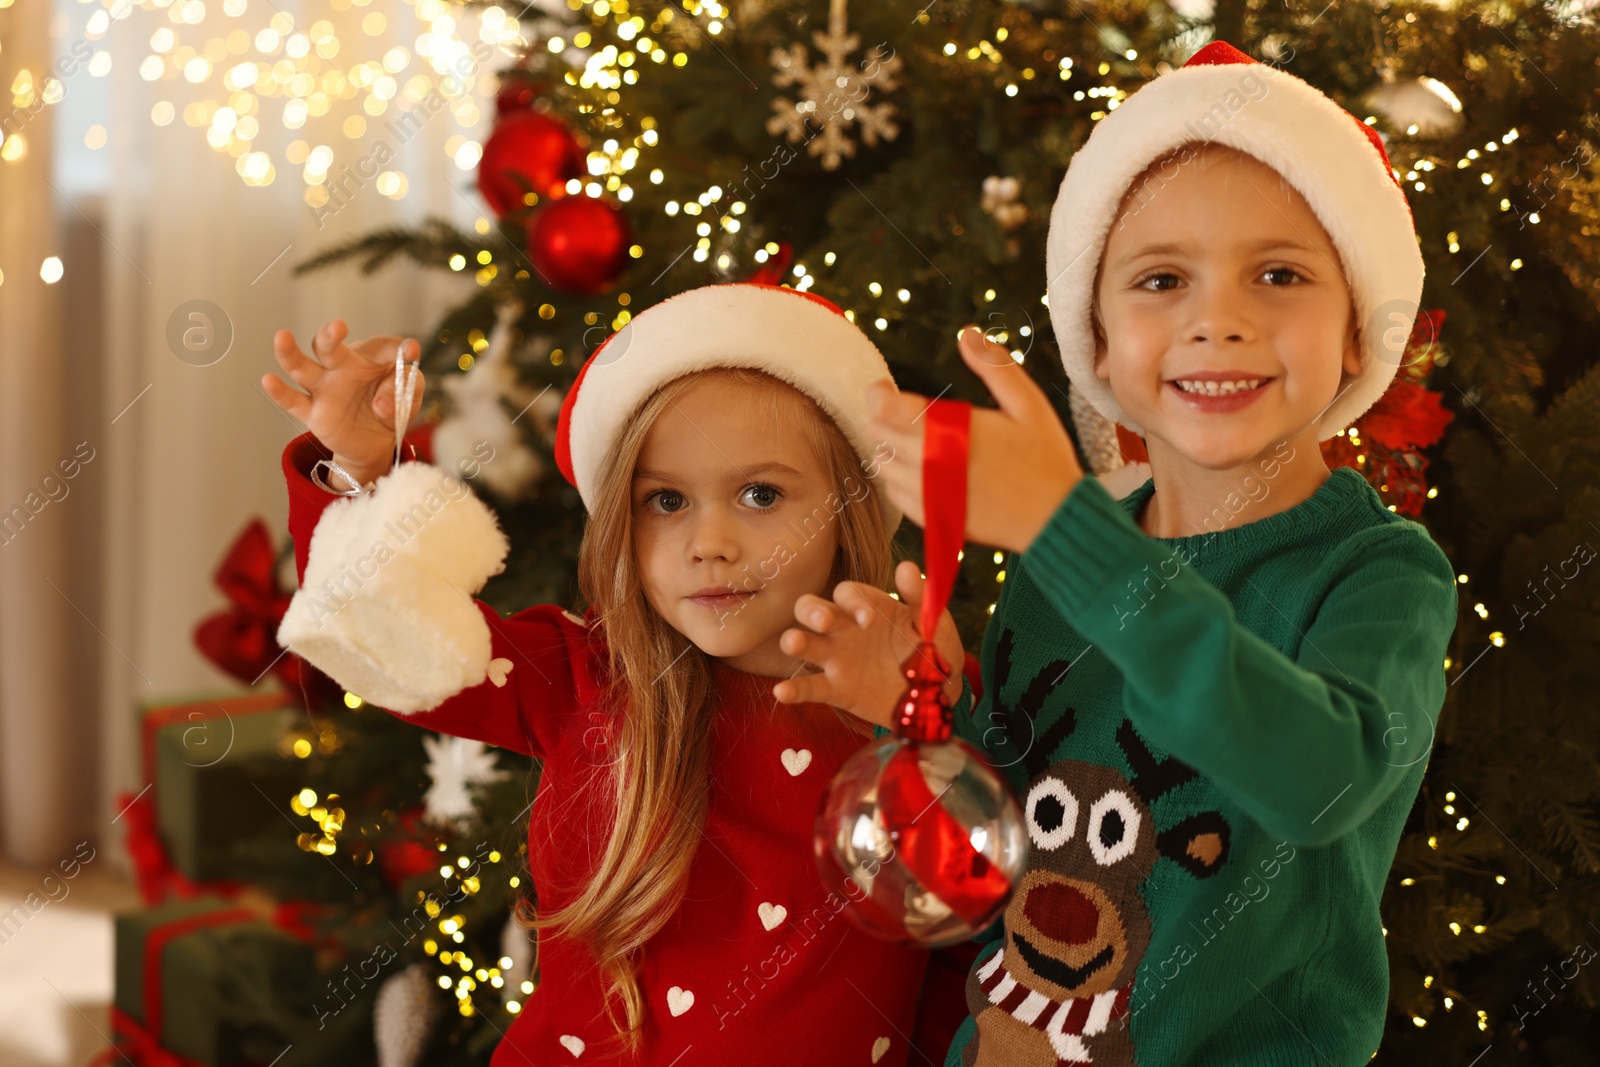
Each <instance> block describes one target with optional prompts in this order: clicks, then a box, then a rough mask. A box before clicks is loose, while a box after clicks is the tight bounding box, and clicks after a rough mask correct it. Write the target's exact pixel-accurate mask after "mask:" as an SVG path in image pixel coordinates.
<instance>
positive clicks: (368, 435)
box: [261, 319, 426, 484]
mask: <svg viewBox="0 0 1600 1067" xmlns="http://www.w3.org/2000/svg"><path fill="white" fill-rule="evenodd" d="M349 333H350V328H349V327H348V326H347V325H345V322H344V320H343V319H334V320H333V321H332V322H330V323H328V324H327V325H326V326H324V327H323V328H322V329H320V330H318V331H317V333H316V335H315V336H314V337H312V339H311V351H312V352H313V353H314V355H315V357H316V358H315V359H313V358H312V357H311V356H308V355H306V354H305V353H304V352H302V351H300V346H299V345H297V344H296V343H295V339H294V334H292V333H290V332H289V331H288V330H279V331H278V332H277V333H275V334H274V335H273V337H272V353H273V355H274V356H276V357H277V360H278V366H280V367H282V368H283V371H284V373H285V374H287V375H288V376H289V378H290V379H291V380H292V381H293V382H294V383H295V384H296V385H298V386H300V387H301V388H302V389H304V390H305V392H304V393H302V392H299V391H297V390H295V389H293V388H292V387H290V386H289V385H288V383H286V382H284V381H283V380H282V379H281V378H279V377H278V376H277V375H275V374H265V375H262V377H261V388H262V390H263V391H265V392H266V394H267V396H268V397H270V398H271V399H272V402H273V403H275V404H277V405H278V406H279V407H280V408H282V409H283V410H284V411H286V412H288V413H289V414H290V415H292V416H294V417H295V418H297V419H299V420H300V421H301V422H302V423H304V424H305V427H306V429H308V430H310V431H311V432H312V434H314V435H315V436H316V438H317V440H319V441H321V442H322V443H323V444H324V445H325V446H327V447H328V448H329V449H331V450H332V451H333V458H334V462H336V463H338V464H339V465H340V466H341V467H344V468H345V469H346V470H348V471H349V472H350V473H351V475H352V476H353V477H355V478H356V480H357V481H359V482H361V483H362V484H366V483H367V482H370V481H371V480H372V479H374V478H376V477H378V476H380V475H383V474H387V473H388V472H389V468H390V466H391V465H392V464H393V462H394V416H395V412H394V407H395V395H394V357H395V351H396V349H398V348H400V347H401V345H402V344H404V346H405V353H404V358H405V360H406V362H408V363H412V362H415V361H416V360H417V359H418V358H419V357H420V356H421V355H422V346H421V345H419V344H418V343H417V342H416V341H414V340H409V339H407V340H404V341H402V339H401V338H399V337H369V338H367V339H366V340H364V341H357V342H355V343H354V344H346V343H345V338H346V337H347V336H348V335H349ZM425 384H426V383H425V382H424V381H423V380H422V374H421V372H420V371H418V373H417V385H416V392H415V394H414V395H413V397H412V401H411V411H410V414H409V416H408V418H415V417H416V414H417V412H418V411H420V410H421V409H422V395H423V388H424V386H425Z"/></svg>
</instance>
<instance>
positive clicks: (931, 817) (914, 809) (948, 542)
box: [878, 400, 1011, 925]
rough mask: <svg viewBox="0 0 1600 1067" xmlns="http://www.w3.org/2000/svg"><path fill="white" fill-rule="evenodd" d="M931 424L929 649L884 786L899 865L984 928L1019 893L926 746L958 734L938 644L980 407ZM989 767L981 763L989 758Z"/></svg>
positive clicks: (914, 679) (954, 411)
mask: <svg viewBox="0 0 1600 1067" xmlns="http://www.w3.org/2000/svg"><path fill="white" fill-rule="evenodd" d="M923 418H924V419H925V420H926V422H925V427H924V429H923V455H922V509H923V530H924V534H923V547H924V550H925V553H926V561H925V566H926V567H927V574H928V579H927V585H926V586H925V587H924V588H923V597H922V609H921V614H920V616H919V618H918V628H919V630H920V631H921V637H922V640H921V642H920V643H919V644H918V645H917V649H916V651H915V652H913V653H912V654H911V656H910V658H908V659H907V660H906V663H905V666H904V671H905V675H906V679H907V681H908V682H909V683H910V684H909V686H908V688H907V690H906V695H905V697H904V698H902V700H901V702H900V707H899V708H898V709H897V714H896V721H895V733H896V735H897V736H898V737H900V738H901V744H900V747H899V748H898V749H897V750H896V751H895V752H894V754H893V755H891V756H890V757H889V759H888V760H887V761H885V763H884V766H883V771H882V772H881V774H880V776H879V789H878V804H879V810H880V811H881V812H882V815H883V820H884V823H885V825H887V826H889V827H890V828H891V833H892V834H893V837H894V840H895V847H896V849H897V851H898V853H899V861H900V862H901V863H902V864H903V865H904V866H905V868H906V869H907V870H908V871H910V872H911V873H912V874H913V875H915V876H916V879H917V881H918V882H919V883H920V884H921V885H923V886H924V887H926V888H928V889H930V890H933V891H934V892H936V893H937V895H938V897H939V899H940V900H941V901H943V902H944V903H945V905H947V906H948V907H949V908H950V910H951V911H953V912H954V913H955V914H956V915H958V916H960V917H961V919H962V920H963V921H965V922H967V923H970V924H973V925H977V924H978V923H981V922H982V921H983V920H984V919H985V918H987V917H988V916H989V915H990V914H991V913H992V912H993V910H994V908H995V906H996V905H997V904H998V903H999V902H1000V901H1001V900H1003V899H1005V897H1006V896H1007V894H1009V893H1010V892H1011V880H1010V878H1008V877H1007V876H1006V874H1005V872H1003V871H1002V870H1000V868H998V867H996V866H995V865H994V863H992V862H991V861H990V860H989V857H987V856H985V855H984V854H983V853H982V852H981V851H979V850H978V849H977V848H975V847H974V846H973V844H972V839H971V836H970V834H969V832H968V830H967V829H966V828H965V827H963V826H962V824H961V823H960V821H959V820H957V819H955V818H954V817H953V816H951V814H950V813H949V811H947V810H946V809H945V807H944V805H942V804H941V803H939V800H940V796H939V795H938V794H935V793H934V791H933V790H932V789H931V788H929V786H928V781H927V779H926V778H925V777H923V773H922V766H921V764H922V762H923V760H922V756H923V753H922V752H921V751H920V747H921V744H941V743H943V742H946V741H949V740H950V737H951V734H952V733H953V731H954V728H955V724H954V718H953V715H952V712H951V708H950V704H949V701H948V699H947V698H946V697H945V695H944V683H945V681H946V680H947V679H948V678H949V677H950V674H951V668H950V666H949V665H948V664H946V663H945V662H944V658H943V657H942V656H940V655H939V652H938V649H937V648H936V647H935V646H934V641H933V637H934V634H935V632H936V631H937V630H938V626H939V616H940V615H942V614H943V613H944V609H945V605H946V604H947V603H948V602H949V600H950V593H951V590H953V589H954V588H955V580H956V568H957V563H958V559H959V556H960V552H961V546H962V544H963V543H965V541H966V531H967V454H968V447H967V446H968V439H969V435H970V431H971V426H972V407H971V405H969V404H966V403H963V402H961V401H956V400H935V401H933V403H932V404H930V405H929V407H928V410H927V412H926V413H925V414H924V416H923ZM980 758H981V757H980Z"/></svg>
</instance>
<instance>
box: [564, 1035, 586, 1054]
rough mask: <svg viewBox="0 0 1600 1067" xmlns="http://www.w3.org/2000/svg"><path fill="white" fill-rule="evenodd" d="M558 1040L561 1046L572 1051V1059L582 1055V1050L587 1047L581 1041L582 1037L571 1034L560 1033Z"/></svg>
mask: <svg viewBox="0 0 1600 1067" xmlns="http://www.w3.org/2000/svg"><path fill="white" fill-rule="evenodd" d="M560 1041H561V1047H562V1048H564V1049H566V1050H567V1051H568V1052H570V1053H572V1058H573V1059H577V1058H578V1057H579V1056H582V1055H583V1050H584V1049H585V1048H587V1047H588V1046H586V1045H585V1044H584V1043H583V1038H581V1037H573V1036H572V1035H571V1034H562V1035H561V1038H560Z"/></svg>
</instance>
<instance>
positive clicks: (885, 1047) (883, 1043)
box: [872, 1037, 889, 1063]
mask: <svg viewBox="0 0 1600 1067" xmlns="http://www.w3.org/2000/svg"><path fill="white" fill-rule="evenodd" d="M888 1051H889V1039H888V1038H887V1037H880V1038H878V1040H876V1041H874V1042H873V1043H872V1062H873V1063H877V1062H878V1061H879V1060H881V1059H883V1054H884V1053H885V1052H888Z"/></svg>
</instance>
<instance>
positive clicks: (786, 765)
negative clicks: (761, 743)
mask: <svg viewBox="0 0 1600 1067" xmlns="http://www.w3.org/2000/svg"><path fill="white" fill-rule="evenodd" d="M809 766H811V750H810V749H809V748H802V749H799V750H798V751H797V750H795V749H792V748H786V749H784V750H783V769H784V770H786V771H788V772H789V774H790V776H791V777H795V778H798V777H799V776H800V775H802V774H804V773H805V769H806V768H807V767H809Z"/></svg>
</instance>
